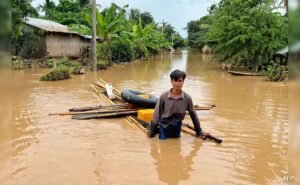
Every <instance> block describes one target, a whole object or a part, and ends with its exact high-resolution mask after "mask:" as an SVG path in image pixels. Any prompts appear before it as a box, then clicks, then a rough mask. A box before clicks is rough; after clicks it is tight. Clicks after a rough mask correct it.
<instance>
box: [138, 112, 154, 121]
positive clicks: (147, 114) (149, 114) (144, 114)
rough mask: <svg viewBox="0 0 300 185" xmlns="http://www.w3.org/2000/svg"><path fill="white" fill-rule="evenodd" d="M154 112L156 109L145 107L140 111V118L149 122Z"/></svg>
mask: <svg viewBox="0 0 300 185" xmlns="http://www.w3.org/2000/svg"><path fill="white" fill-rule="evenodd" d="M153 114H154V109H143V110H139V111H138V118H139V119H141V120H143V121H146V122H148V123H150V122H151V120H152V118H153Z"/></svg>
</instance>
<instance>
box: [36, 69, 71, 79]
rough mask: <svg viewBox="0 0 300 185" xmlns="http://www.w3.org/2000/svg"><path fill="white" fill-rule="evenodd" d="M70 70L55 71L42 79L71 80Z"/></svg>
mask: <svg viewBox="0 0 300 185" xmlns="http://www.w3.org/2000/svg"><path fill="white" fill-rule="evenodd" d="M70 77H71V76H70V69H69V68H66V67H63V68H58V69H53V70H52V71H50V72H49V73H47V74H46V75H44V76H42V77H41V78H40V80H41V81H57V80H64V79H68V78H70Z"/></svg>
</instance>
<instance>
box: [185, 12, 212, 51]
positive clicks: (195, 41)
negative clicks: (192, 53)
mask: <svg viewBox="0 0 300 185" xmlns="http://www.w3.org/2000/svg"><path fill="white" fill-rule="evenodd" d="M212 7H213V6H212ZM211 9H212V10H211V11H213V10H214V8H211ZM211 24H212V16H211V15H209V16H204V17H202V18H200V19H199V20H196V21H190V22H189V23H188V25H187V32H188V45H189V46H190V47H192V48H198V49H201V48H202V47H203V46H204V45H205V44H206V37H207V33H208V30H209V28H210V26H211Z"/></svg>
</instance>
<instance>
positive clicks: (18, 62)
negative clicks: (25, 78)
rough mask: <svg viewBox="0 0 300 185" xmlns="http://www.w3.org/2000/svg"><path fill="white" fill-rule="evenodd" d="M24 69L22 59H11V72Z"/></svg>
mask: <svg viewBox="0 0 300 185" xmlns="http://www.w3.org/2000/svg"><path fill="white" fill-rule="evenodd" d="M23 68H24V59H23V58H21V57H13V58H12V61H11V69H12V70H20V69H23Z"/></svg>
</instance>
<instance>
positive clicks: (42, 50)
mask: <svg viewBox="0 0 300 185" xmlns="http://www.w3.org/2000/svg"><path fill="white" fill-rule="evenodd" d="M25 31H39V29H37V28H34V27H32V26H28V25H25ZM29 47H30V46H27V45H25V46H24V47H23V48H22V49H21V51H20V54H19V55H20V56H22V57H25V58H42V57H44V56H45V55H46V51H47V50H46V35H45V33H44V34H43V35H42V36H41V37H40V39H39V41H38V43H37V51H35V52H34V53H33V54H31V55H29V54H28V48H29Z"/></svg>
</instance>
